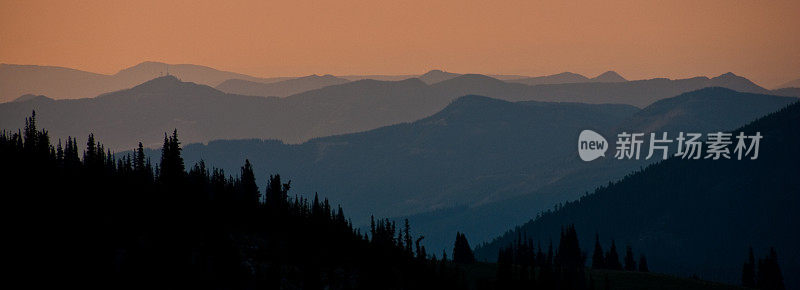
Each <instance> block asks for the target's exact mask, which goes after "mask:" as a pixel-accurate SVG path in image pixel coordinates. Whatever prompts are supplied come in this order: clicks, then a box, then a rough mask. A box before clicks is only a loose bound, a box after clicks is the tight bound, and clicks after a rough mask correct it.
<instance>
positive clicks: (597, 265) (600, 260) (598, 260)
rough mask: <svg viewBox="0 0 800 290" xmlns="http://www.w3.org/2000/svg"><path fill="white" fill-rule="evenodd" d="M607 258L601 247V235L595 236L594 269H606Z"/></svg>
mask: <svg viewBox="0 0 800 290" xmlns="http://www.w3.org/2000/svg"><path fill="white" fill-rule="evenodd" d="M604 260H605V258H604V257H603V247H602V246H601V245H600V234H597V233H595V235H594V254H592V269H604V268H605V261H604Z"/></svg>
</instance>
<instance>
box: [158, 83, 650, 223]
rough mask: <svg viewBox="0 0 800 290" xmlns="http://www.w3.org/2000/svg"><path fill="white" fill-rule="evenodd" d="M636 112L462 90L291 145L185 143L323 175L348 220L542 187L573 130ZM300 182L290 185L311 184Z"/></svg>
mask: <svg viewBox="0 0 800 290" xmlns="http://www.w3.org/2000/svg"><path fill="white" fill-rule="evenodd" d="M636 111H637V109H636V108H635V107H632V106H628V105H587V104H576V103H540V102H524V103H511V102H507V101H502V100H497V99H491V98H487V97H480V96H465V97H462V98H458V99H457V100H455V101H454V102H453V103H452V104H450V105H449V106H447V107H446V108H445V109H444V110H442V111H441V112H438V113H436V114H434V115H432V116H430V117H427V118H424V119H421V120H419V121H415V122H412V123H405V124H399V125H393V126H388V127H383V128H379V129H375V130H371V131H367V132H362V133H354V134H347V135H341V136H332V137H325V138H318V139H313V140H311V141H308V142H306V143H303V144H298V145H287V144H283V143H281V142H278V141H262V140H232V141H212V142H209V143H208V144H207V145H203V144H190V145H187V146H185V147H184V151H183V152H184V156H185V158H186V160H187V162H194V161H198V160H199V159H205V160H207V161H209V162H211V161H213V162H214V164H217V165H219V166H222V167H223V168H225V169H226V170H227V168H228V167H227V166H235V164H237V163H241V162H239V161H237V160H239V159H241V158H243V157H245V156H246V157H247V158H249V159H250V160H251V161H252V162H254V163H256V162H257V163H258V164H264V165H263V167H260V168H257V170H258V173H259V174H260V175H259V176H264V174H267V173H268V172H272V171H275V170H280V172H282V174H283V175H285V176H289V177H291V178H292V179H293V180H296V181H297V182H298V184H304V183H307V184H309V185H319V184H325V186H326V196H327V197H328V198H330V199H331V200H333V201H335V202H337V203H342V204H347V205H348V208H349V212H350V214H351V215H352V216H353V218H354V221H358V222H365V221H366V220H367V217H369V215H370V214H375V215H377V216H387V215H388V216H398V215H405V214H410V213H418V212H423V211H426V210H433V209H437V208H443V207H448V206H452V205H454V204H455V205H459V204H461V205H475V204H481V203H486V202H491V201H498V200H503V199H506V198H509V197H511V196H514V195H515V194H519V193H524V192H526V191H527V190H529V189H530V188H535V187H539V186H543V185H544V184H547V183H548V182H549V180H550V179H552V178H556V177H557V176H558V173H554V172H552V170H551V168H553V167H554V166H555V165H556V164H557V163H559V162H560V161H561V159H562V158H563V157H564V156H567V155H568V154H569V153H571V152H572V151H573V148H572V146H564V144H572V143H573V141H574V140H573V139H574V138H575V136H577V134H578V133H579V132H580V130H583V129H585V128H592V129H595V130H604V129H609V128H612V126H614V125H615V124H617V123H619V122H621V121H622V120H624V119H625V118H628V117H629V116H631V115H632V114H633V113H634V112H636ZM154 154H157V153H156V152H154ZM231 168H232V167H231ZM356 180H357V181H356ZM301 181H302V182H301ZM354 183H355V184H357V186H353V184H354ZM299 186H300V187H296V189H297V190H298V192H303V193H311V190H313V187H310V186H309V187H305V186H303V185H299Z"/></svg>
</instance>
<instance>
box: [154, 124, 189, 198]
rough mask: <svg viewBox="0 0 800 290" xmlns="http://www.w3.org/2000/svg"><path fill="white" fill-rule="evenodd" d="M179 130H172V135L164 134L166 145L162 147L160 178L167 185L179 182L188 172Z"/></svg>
mask: <svg viewBox="0 0 800 290" xmlns="http://www.w3.org/2000/svg"><path fill="white" fill-rule="evenodd" d="M180 144H181V143H180V141H178V130H177V129H176V130H174V131H172V136H169V137H168V136H167V134H166V133H165V134H164V145H163V146H162V148H161V164H160V167H159V180H160V181H161V182H162V183H164V184H167V185H175V184H178V183H179V182H180V181H181V180H183V176H184V175H185V174H186V168H185V167H184V163H183V157H182V156H181V147H180Z"/></svg>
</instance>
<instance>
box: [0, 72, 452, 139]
mask: <svg viewBox="0 0 800 290" xmlns="http://www.w3.org/2000/svg"><path fill="white" fill-rule="evenodd" d="M450 100H451V99H450V98H446V97H442V96H438V95H436V94H434V91H432V90H430V88H429V87H428V85H426V84H425V83H423V82H422V81H420V80H419V79H409V80H405V81H398V82H382V81H373V80H363V81H356V82H352V83H347V84H343V85H334V86H329V87H326V88H325V89H324V90H312V91H309V92H306V93H302V94H298V95H294V96H291V97H287V98H264V97H257V96H243V95H234V94H226V93H223V92H220V91H219V90H216V89H214V88H212V87H209V86H205V85H198V84H195V83H189V82H182V81H180V80H178V79H177V78H176V77H175V76H166V77H160V78H156V79H153V80H151V81H148V82H146V83H143V84H141V85H138V86H136V87H133V88H130V89H126V90H121V91H117V92H112V93H107V94H103V95H100V96H98V97H96V98H87V99H76V100H56V101H50V100H44V99H32V100H28V101H23V102H9V103H3V104H0V125H1V126H0V127H2V128H4V129H9V130H11V128H16V127H20V126H24V124H22V123H21V121H20V120H24V116H26V114H30V112H31V111H32V110H37V111H38V112H41V113H42V114H41V116H42V118H41V119H40V122H42V124H43V126H47V128H51V130H52V132H54V133H55V134H59V135H56V136H53V137H56V138H62V139H65V140H66V136H68V135H69V136H77V137H78V138H79V140H80V138H84V137H85V136H87V135H88V134H89V133H90V132H94V133H95V134H97V135H100V136H103V139H104V140H103V142H104V143H105V144H106V146H107V147H109V148H111V149H114V150H122V149H128V148H131V146H134V145H136V144H137V142H139V141H141V142H144V144H147V145H151V146H156V145H158V144H160V142H161V140H162V139H163V138H162V137H163V136H162V135H163V133H164V131H165V130H166V131H169V130H171V129H173V128H177V129H178V130H179V131H180V132H182V135H183V137H182V140H184V142H187V143H188V142H206V141H209V140H213V139H241V138H253V137H259V138H274V139H280V140H284V141H286V142H293V143H294V142H302V141H305V140H308V139H310V138H313V137H320V136H329V135H335V134H343V133H352V132H358V131H364V130H369V129H374V128H378V127H381V126H386V125H390V124H397V123H401V122H408V121H412V120H417V119H421V118H423V117H426V116H430V115H432V114H433V113H435V112H436V111H438V110H441V109H442V108H444V107H445V106H446V105H447V104H448V103H449V102H450Z"/></svg>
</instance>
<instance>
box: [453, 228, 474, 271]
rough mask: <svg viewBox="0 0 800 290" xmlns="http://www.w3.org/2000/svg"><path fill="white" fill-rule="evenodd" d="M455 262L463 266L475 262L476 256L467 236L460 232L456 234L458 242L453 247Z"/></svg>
mask: <svg viewBox="0 0 800 290" xmlns="http://www.w3.org/2000/svg"><path fill="white" fill-rule="evenodd" d="M453 262H454V263H461V264H470V263H474V262H475V255H474V254H473V253H472V248H471V247H470V246H469V241H467V236H466V235H464V234H462V233H460V232H457V233H456V242H455V245H454V246H453Z"/></svg>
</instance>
